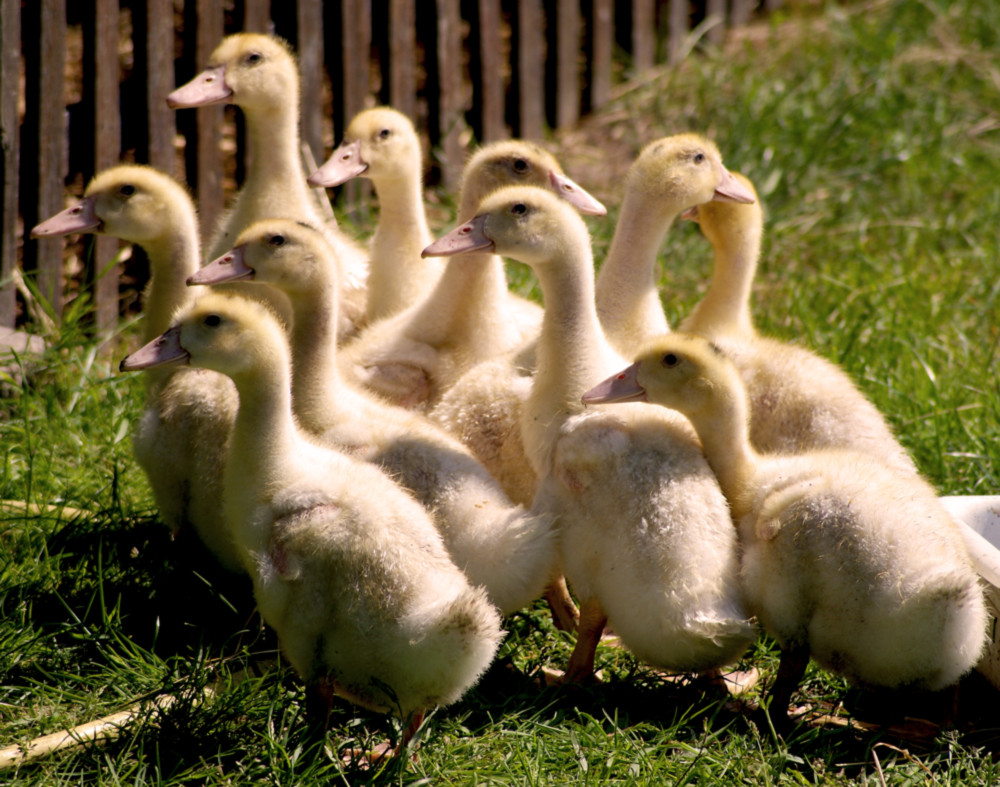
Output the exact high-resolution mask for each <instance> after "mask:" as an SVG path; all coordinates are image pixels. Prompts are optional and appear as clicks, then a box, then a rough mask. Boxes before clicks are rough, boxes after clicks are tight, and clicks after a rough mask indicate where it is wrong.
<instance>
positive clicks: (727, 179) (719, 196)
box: [712, 167, 757, 205]
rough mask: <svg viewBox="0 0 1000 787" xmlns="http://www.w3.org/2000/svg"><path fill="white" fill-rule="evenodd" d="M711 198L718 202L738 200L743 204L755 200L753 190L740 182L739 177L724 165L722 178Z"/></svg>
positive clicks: (748, 203)
mask: <svg viewBox="0 0 1000 787" xmlns="http://www.w3.org/2000/svg"><path fill="white" fill-rule="evenodd" d="M712 199H713V200H718V201H719V202H740V203H742V204H744V205H750V204H752V203H754V202H756V201H757V200H756V199H755V198H754V194H753V192H752V191H750V189H748V188H747V187H746V186H744V185H743V184H742V183H740V180H739V178H737V177H736V176H735V175H733V173H732V172H730V171H729V170H728V169H726V168H725V167H723V168H722V180H720V181H719V185H718V186H716V187H715V196H714V197H712Z"/></svg>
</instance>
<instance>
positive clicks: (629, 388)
mask: <svg viewBox="0 0 1000 787" xmlns="http://www.w3.org/2000/svg"><path fill="white" fill-rule="evenodd" d="M740 385H741V383H740V380H739V377H738V375H737V373H736V370H735V368H734V367H733V365H732V364H731V363H730V362H729V360H728V359H727V358H726V357H725V356H724V355H723V354H722V351H721V350H719V348H718V347H716V346H715V345H714V344H712V343H711V342H708V341H706V340H704V339H701V338H699V337H695V336H689V335H686V334H682V333H671V334H669V335H667V336H663V337H660V338H657V339H654V340H651V341H650V342H649V343H647V345H646V346H645V348H644V349H643V350H642V351H641V352H640V353H639V355H638V356H637V357H636V360H635V363H633V364H632V365H631V366H628V367H627V368H625V369H623V370H622V371H620V372H618V373H617V374H615V375H612V376H611V377H609V378H607V379H606V380H604V381H603V382H601V383H599V384H597V385H596V386H594V387H593V388H591V389H590V390H589V391H587V392H586V393H585V394H584V395H583V397H582V398H583V403H584V404H601V403H609V402H636V401H638V402H652V403H654V404H659V405H663V406H664V407H669V408H671V409H673V410H678V411H680V412H682V413H684V414H685V415H688V416H695V415H698V414H699V413H702V412H704V411H706V410H709V409H711V408H713V407H714V406H715V405H716V404H717V403H718V400H719V398H720V397H721V396H722V394H723V392H725V391H727V390H730V389H731V388H733V387H734V386H740Z"/></svg>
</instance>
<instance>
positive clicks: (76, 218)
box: [31, 197, 101, 238]
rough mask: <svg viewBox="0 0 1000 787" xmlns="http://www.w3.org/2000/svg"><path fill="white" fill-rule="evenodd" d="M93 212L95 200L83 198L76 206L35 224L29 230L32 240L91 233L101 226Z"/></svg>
mask: <svg viewBox="0 0 1000 787" xmlns="http://www.w3.org/2000/svg"><path fill="white" fill-rule="evenodd" d="M94 211H95V200H94V199H93V198H92V197H84V198H83V199H82V200H80V201H79V202H78V203H76V205H71V206H70V207H68V208H66V210H64V211H62V212H60V213H57V214H56V215H55V216H52V217H51V218H48V219H46V220H45V221H43V222H42V223H41V224H37V225H36V226H35V227H34V228H33V229H32V230H31V237H32V238H48V237H52V236H56V235H69V234H70V233H71V232H92V231H94V230H96V229H98V228H99V227H100V226H101V220H100V219H99V218H98V216H97V214H96V213H95V212H94Z"/></svg>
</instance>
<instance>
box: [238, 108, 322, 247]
mask: <svg viewBox="0 0 1000 787" xmlns="http://www.w3.org/2000/svg"><path fill="white" fill-rule="evenodd" d="M283 104H285V106H280V107H266V108H265V107H254V108H252V109H250V110H245V111H244V113H243V114H244V117H245V118H246V127H247V138H248V139H249V140H250V149H251V151H252V154H253V159H254V160H253V161H252V162H251V166H250V167H249V168H248V171H247V179H246V183H245V184H244V185H243V188H242V189H241V191H240V195H239V200H240V206H239V207H240V209H241V210H253V209H254V208H256V207H258V206H261V207H262V208H265V209H266V208H270V212H271V213H273V207H272V206H276V207H279V208H280V207H281V205H282V204H283V203H287V202H292V204H293V205H294V206H295V209H299V207H300V206H308V209H310V210H311V209H312V204H313V203H312V201H311V196H310V194H309V190H308V185H307V184H306V179H305V172H304V171H303V168H302V157H301V151H300V150H299V127H298V96H297V95H294V96H293V97H290V98H286V100H285V101H284V102H283ZM244 206H246V207H244ZM296 212H298V211H297V210H296ZM253 216H254V217H255V218H266V217H267V216H266V215H259V214H258V213H256V212H255V213H253ZM223 251H225V249H223ZM220 253H222V252H220Z"/></svg>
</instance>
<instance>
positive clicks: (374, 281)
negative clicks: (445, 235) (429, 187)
mask: <svg viewBox="0 0 1000 787" xmlns="http://www.w3.org/2000/svg"><path fill="white" fill-rule="evenodd" d="M422 164H423V158H422V153H421V149H420V139H419V137H417V132H416V129H414V128H413V123H411V122H410V120H409V118H407V117H406V115H404V114H402V113H401V112H397V111H396V110H394V109H391V108H390V107H376V108H374V109H366V110H364V111H363V112H359V113H358V114H357V115H355V116H354V119H353V120H351V123H350V125H349V126H348V127H347V130H346V131H345V132H344V139H343V141H342V142H341V143H340V146H339V147H338V148H337V149H336V150H334V151H333V153H332V154H331V155H330V158H329V159H328V160H327V162H326V163H325V164H324V165H323V166H322V167H320V168H319V169H318V170H317V171H316V172H314V173H313V174H312V175H310V176H309V178H308V180H309V183H310V184H312V185H314V186H327V187H331V186H339V185H340V184H341V183H344V182H346V181H348V180H350V179H351V178H354V177H359V176H361V177H366V178H370V179H371V181H372V184H373V185H374V186H375V193H376V194H377V195H378V201H379V221H378V226H377V227H376V228H375V235H374V236H373V237H372V240H371V259H370V270H369V273H368V306H367V313H366V319H367V322H368V323H373V322H375V321H376V320H379V319H381V318H383V317H388V316H389V315H391V314H395V313H396V312H400V311H402V310H403V309H405V308H407V307H409V306H412V305H413V304H415V303H418V302H420V301H422V300H423V299H424V298H425V297H427V294H428V293H429V292H430V291H431V290H432V289H434V285H435V284H437V281H438V279H440V278H441V273H442V272H443V270H444V263H443V262H442V261H441V260H438V259H428V260H424V259H422V258H421V256H420V252H421V251H422V250H423V248H424V247H425V246H427V245H428V244H429V243H430V242H431V231H430V230H429V229H428V228H427V217H426V215H425V214H424V201H423V188H422V187H423V178H422Z"/></svg>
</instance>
